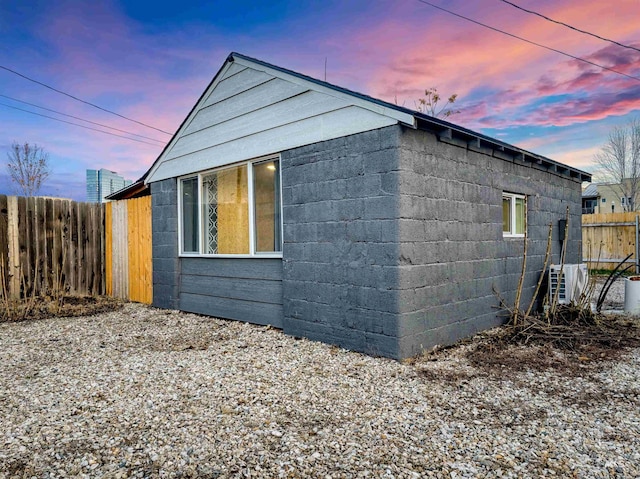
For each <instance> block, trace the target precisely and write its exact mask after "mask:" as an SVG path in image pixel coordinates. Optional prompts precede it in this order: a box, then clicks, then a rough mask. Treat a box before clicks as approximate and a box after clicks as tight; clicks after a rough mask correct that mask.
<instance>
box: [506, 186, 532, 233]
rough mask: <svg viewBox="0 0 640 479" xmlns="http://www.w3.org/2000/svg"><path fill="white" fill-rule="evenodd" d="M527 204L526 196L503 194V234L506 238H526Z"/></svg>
mask: <svg viewBox="0 0 640 479" xmlns="http://www.w3.org/2000/svg"><path fill="white" fill-rule="evenodd" d="M526 208H527V202H526V197H525V196H524V195H517V194H514V193H503V194H502V234H503V236H505V237H520V236H524V226H525V216H526V214H527V212H526Z"/></svg>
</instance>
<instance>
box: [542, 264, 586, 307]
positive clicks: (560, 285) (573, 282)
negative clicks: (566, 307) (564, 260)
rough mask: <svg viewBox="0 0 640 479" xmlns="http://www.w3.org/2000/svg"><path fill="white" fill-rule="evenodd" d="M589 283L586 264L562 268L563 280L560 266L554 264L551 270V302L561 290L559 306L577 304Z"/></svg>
mask: <svg viewBox="0 0 640 479" xmlns="http://www.w3.org/2000/svg"><path fill="white" fill-rule="evenodd" d="M588 281H589V270H588V269H587V265H586V264H584V263H581V264H565V265H564V268H562V279H561V278H560V265H559V264H552V265H551V267H550V268H549V300H550V301H551V300H552V299H553V298H554V296H555V294H556V290H557V289H559V290H560V291H559V292H558V304H570V303H576V302H578V300H579V299H580V295H581V294H582V292H583V291H584V290H585V289H586V287H587V283H588Z"/></svg>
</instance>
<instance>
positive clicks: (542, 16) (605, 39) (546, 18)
mask: <svg viewBox="0 0 640 479" xmlns="http://www.w3.org/2000/svg"><path fill="white" fill-rule="evenodd" d="M500 1H501V2H504V3H506V4H508V5H511V6H512V7H515V8H517V9H518V10H522V11H523V12H527V13H530V14H532V15H537V16H538V17H540V18H544V19H545V20H548V21H550V22H553V23H556V24H558V25H562V26H563V27H567V28H570V29H571V30H575V31H576V32H580V33H584V34H585V35H589V36H592V37H594V38H597V39H598V40H603V41H605V42H609V43H613V44H614V45H618V46H619V47H622V48H628V49H630V50H635V51H637V52H640V48H636V47H633V46H631V45H625V44H624V43H620V42H617V41H615V40H611V39H610V38H605V37H601V36H600V35H597V34H595V33H591V32H588V31H586V30H582V29H580V28H578V27H574V26H572V25H569V24H568V23H564V22H561V21H560V20H554V19H553V18H550V17H547V16H546V15H543V14H542V13H538V12H534V11H533V10H528V9H526V8H524V7H521V6H520V5H516V4H515V3H512V2H510V1H508V0H500Z"/></svg>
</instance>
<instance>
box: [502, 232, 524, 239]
mask: <svg viewBox="0 0 640 479" xmlns="http://www.w3.org/2000/svg"><path fill="white" fill-rule="evenodd" d="M502 237H503V238H506V239H518V238H524V235H523V234H516V235H512V234H506V233H503V234H502Z"/></svg>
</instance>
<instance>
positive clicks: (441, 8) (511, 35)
mask: <svg viewBox="0 0 640 479" xmlns="http://www.w3.org/2000/svg"><path fill="white" fill-rule="evenodd" d="M418 2H420V3H424V4H425V5H429V6H430V7H433V8H436V9H438V10H442V11H443V12H447V13H449V14H451V15H453V16H456V17H458V18H462V19H463V20H467V21H469V22H471V23H475V24H476V25H480V26H481V27H485V28H488V29H489V30H493V31H494V32H498V33H502V34H504V35H508V36H510V37H512V38H517V39H518V40H521V41H523V42H526V43H530V44H531V45H535V46H537V47H540V48H544V49H545V50H549V51H552V52H555V53H559V54H560V55H564V56H565V57H569V58H573V59H574V60H578V61H580V62H583V63H588V64H589V65H593V66H595V67H598V68H602V69H603V70H607V71H610V72H612V73H617V74H618V75H622V76H624V77H627V78H630V79H632V80H636V81H639V82H640V77H636V76H633V75H627V74H626V73H623V72H621V71H618V70H614V69H613V68H609V67H605V66H604V65H600V64H598V63H595V62H592V61H591V60H586V59H584V58H580V57H576V56H575V55H571V54H570V53H565V52H563V51H561V50H556V49H555V48H552V47H548V46H546V45H542V44H541V43H536V42H534V41H532V40H527V39H526V38H522V37H519V36H518V35H514V34H513V33H509V32H505V31H504V30H500V29H499V28H495V27H492V26H490V25H487V24H485V23H482V22H479V21H477V20H473V19H472V18H469V17H465V16H464V15H460V14H459V13H456V12H452V11H451V10H447V9H446V8H443V7H439V6H438V5H434V4H433V3H430V2H427V1H426V0H418Z"/></svg>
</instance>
